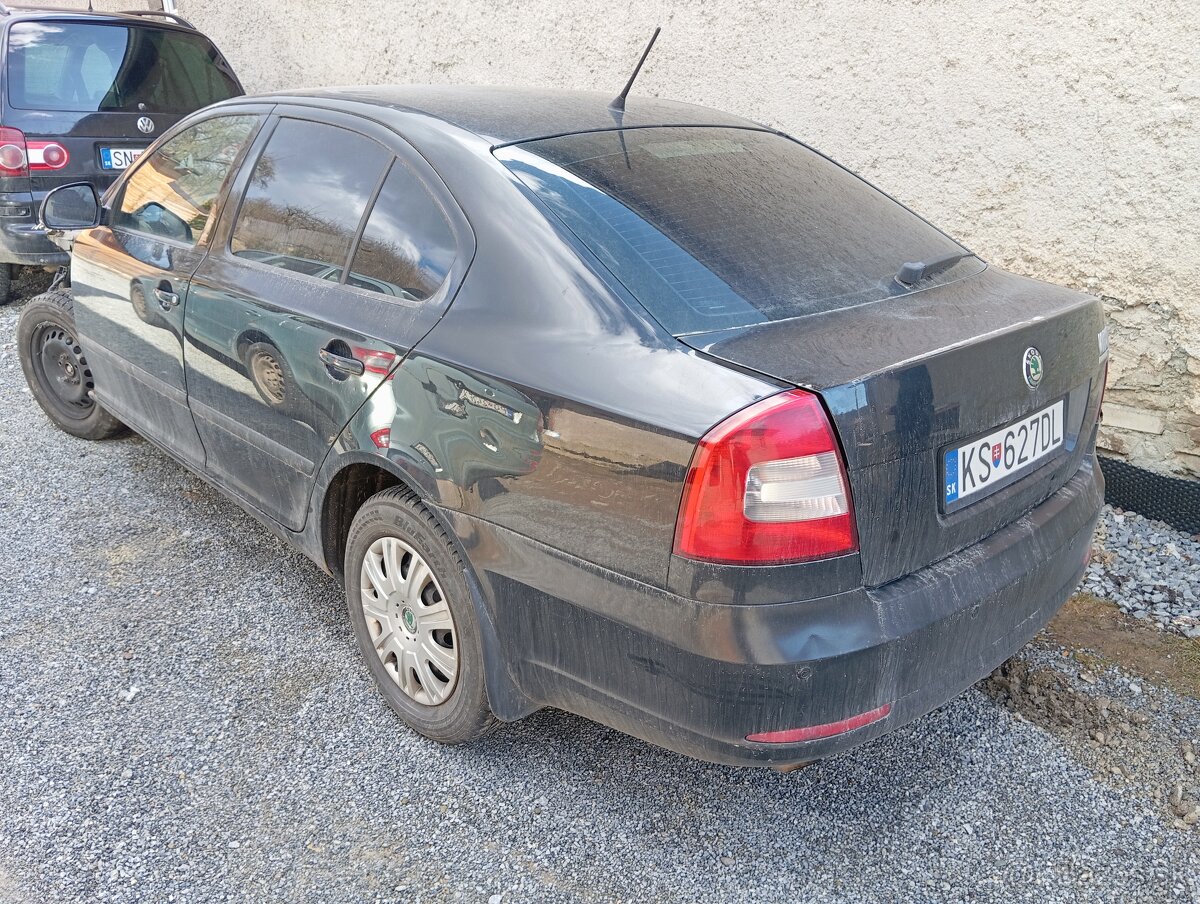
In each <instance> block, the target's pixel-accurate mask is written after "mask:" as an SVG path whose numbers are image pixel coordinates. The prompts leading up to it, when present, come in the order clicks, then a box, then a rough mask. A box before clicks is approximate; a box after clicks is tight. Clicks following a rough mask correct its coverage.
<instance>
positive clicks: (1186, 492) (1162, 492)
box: [1100, 456, 1200, 534]
mask: <svg viewBox="0 0 1200 904" xmlns="http://www.w3.org/2000/svg"><path fill="white" fill-rule="evenodd" d="M1100 470H1101V471H1103V472H1104V481H1105V490H1104V500H1105V502H1107V503H1108V504H1109V505H1113V506H1116V507H1118V508H1123V509H1128V510H1129V511H1131V512H1137V513H1138V514H1139V515H1143V516H1145V517H1147V518H1153V519H1154V520H1155V521H1165V522H1166V523H1167V524H1169V525H1171V526H1172V527H1173V528H1175V529H1176V530H1181V531H1185V532H1186V533H1189V534H1197V533H1200V480H1185V479H1183V478H1181V477H1168V476H1167V475H1165V474H1155V473H1154V472H1153V471H1147V470H1146V469H1145V468H1139V467H1137V465H1131V464H1129V462H1127V461H1121V460H1119V459H1116V458H1104V457H1103V456H1101V457H1100Z"/></svg>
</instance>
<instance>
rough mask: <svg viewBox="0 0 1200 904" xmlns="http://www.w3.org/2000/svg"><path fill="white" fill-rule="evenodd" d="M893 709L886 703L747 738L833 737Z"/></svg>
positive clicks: (794, 740) (779, 741) (784, 741)
mask: <svg viewBox="0 0 1200 904" xmlns="http://www.w3.org/2000/svg"><path fill="white" fill-rule="evenodd" d="M891 711H892V704H890V703H885V704H883V706H880V707H878V708H876V709H873V710H870V711H869V712H865V713H859V714H858V715H857V716H851V717H850V718H849V719H841V720H840V721H837V722H826V723H825V724H824V725H805V726H804V727H803V728H788V729H785V730H784V731H763V732H759V733H758V734H750V735H746V740H747V741H755V742H756V743H759V744H796V743H799V742H800V741H816V740H819V739H820V738H832V737H833V736H834V735H839V734H844V733H845V732H847V731H854V729H856V728H862V727H863V726H865V725H870V724H871V723H872V722H878V721H879V720H880V719H886V718H887V717H888V714H889V713H890V712H891Z"/></svg>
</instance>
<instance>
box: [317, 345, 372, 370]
mask: <svg viewBox="0 0 1200 904" xmlns="http://www.w3.org/2000/svg"><path fill="white" fill-rule="evenodd" d="M317 355H318V356H319V357H320V358H321V361H322V362H323V363H324V365H325V366H326V367H328V368H330V369H331V370H340V371H341V372H342V373H346V374H354V376H356V377H361V376H362V374H363V371H365V370H366V369H367V368H366V365H365V364H363V363H362V362H361V361H359V360H358V359H357V358H352V357H350V356H349V355H339V354H338V353H337V352H332V351H330V350H329V349H327V348H323V349H321V350H320V351H319V352H317Z"/></svg>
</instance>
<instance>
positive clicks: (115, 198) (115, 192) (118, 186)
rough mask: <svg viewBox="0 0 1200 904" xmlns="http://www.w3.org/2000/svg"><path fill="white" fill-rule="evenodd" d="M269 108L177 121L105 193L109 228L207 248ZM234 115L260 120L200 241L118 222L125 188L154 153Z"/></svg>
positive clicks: (188, 247)
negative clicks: (181, 238)
mask: <svg viewBox="0 0 1200 904" xmlns="http://www.w3.org/2000/svg"><path fill="white" fill-rule="evenodd" d="M269 110H270V108H269V107H267V108H261V107H251V108H250V109H248V110H246V111H245V112H243V111H240V110H238V109H237V108H236V107H235V108H233V109H221V110H215V111H213V113H212V115H207V116H202V117H200V118H198V119H190V118H189V119H184V120H181V121H180V122H178V123H176V124H175V125H174V126H172V127H171V128H170V129H168V130H167V131H166V132H164V133H163V134H162V135H160V136H159V138H158V140H157V141H155V142H154V143H152V144H151V145H150V146H149V147H148V148H146V150H145V151H143V152H142V155H141V156H140V157H138V159H137V162H136V163H134V165H133V166H131V167H129V168H128V169H127V170H125V172H123V173H122V174H121V176H120V178H119V179H117V181H116V182H114V183H113V184H112V187H111V188H110V189H109V190H108V192H106V193H105V196H104V198H103V199H102V200H101V204H102V206H103V207H105V208H107V210H108V222H107V223H106V224H105V225H107V226H108V228H109V229H110V230H111V231H112V232H114V233H116V232H124V233H128V234H130V235H136V236H141V237H146V238H150V239H153V240H155V241H158V242H162V243H163V244H164V245H169V246H171V247H172V248H180V249H182V250H184V251H200V250H202V249H205V248H207V247H208V246H209V245H210V244H211V243H212V239H213V235H214V234H215V233H216V229H217V224H218V222H219V220H220V217H221V213H222V210H223V209H224V207H225V204H226V202H227V201H228V200H229V194H230V191H231V189H232V188H233V183H234V180H235V179H236V178H237V174H238V173H239V172H240V171H241V168H242V164H243V163H244V162H245V159H246V155H247V154H248V153H249V151H250V149H251V148H252V147H254V143H255V141H256V140H257V139H258V136H259V133H260V132H261V131H262V129H263V123H265V122H266V120H267V116H266V115H264V114H265V113H268V112H269ZM232 116H240V117H250V118H252V119H254V120H256V122H255V123H253V124H252V125H251V127H250V131H249V132H248V133H247V135H246V138H245V141H243V143H242V147H241V148H240V149H239V150H238V153H237V156H236V157H234V158H233V161H232V162H231V163H230V164H229V171H228V172H226V173H225V178H224V179H222V180H221V187H220V189H219V190H218V191H217V196H216V198H214V199H213V209H212V211H211V212H210V213H209V216H208V221H207V222H206V223H205V225H204V231H203V232H201V233H200V236H199V237H198V238H197V239H196V241H194V242H192V243H191V244H188V243H187V242H182V241H180V240H178V239H173V238H170V237H169V236H162V235H158V234H156V233H153V232H143V231H142V230H140V229H131V228H129V227H128V226H119V225H116V223H115V218H116V216H117V214H118V213H119V211H120V206H121V204H122V202H123V201H124V200H125V191H126V189H127V188H128V187H129V183H130V182H131V181H132V180H133V178H134V176H135V175H137V173H138V172H139V171H140V170H141V168H142V167H143V166H145V165H146V164H147V163H148V162H149V160H150V157H151V156H152V155H154V154H157V153H158V152H159V150H161V149H162V148H163V147H164V146H165V145H167V144H169V143H171V142H172V141H174V140H175V139H176V138H178V137H179V136H180V135H182V134H183V133H184V132H186V131H188V130H189V129H193V128H195V127H196V126H200V125H203V124H204V123H206V122H209V121H211V120H214V119H226V118H229V117H232Z"/></svg>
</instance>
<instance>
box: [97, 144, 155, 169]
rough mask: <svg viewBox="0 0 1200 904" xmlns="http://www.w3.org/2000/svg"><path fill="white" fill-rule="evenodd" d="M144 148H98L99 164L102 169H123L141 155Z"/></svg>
mask: <svg viewBox="0 0 1200 904" xmlns="http://www.w3.org/2000/svg"><path fill="white" fill-rule="evenodd" d="M144 150H146V149H145V148H100V166H101V167H102V168H103V169H125V168H126V167H128V166H132V165H133V162H134V161H135V160H137V159H138V157H140V156H142V151H144Z"/></svg>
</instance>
